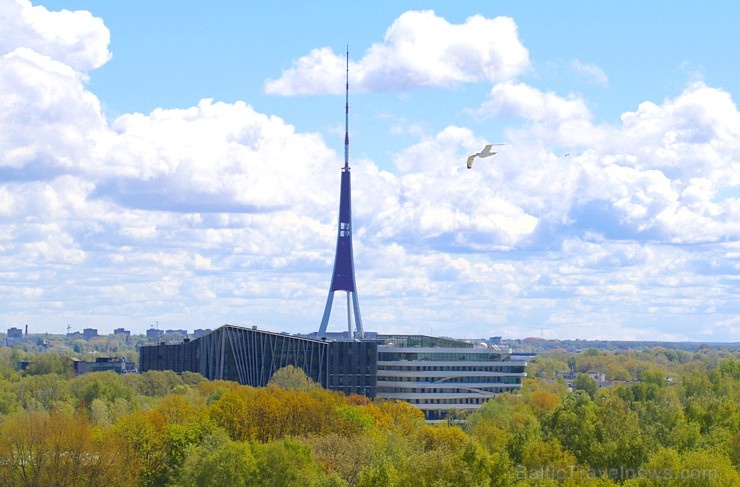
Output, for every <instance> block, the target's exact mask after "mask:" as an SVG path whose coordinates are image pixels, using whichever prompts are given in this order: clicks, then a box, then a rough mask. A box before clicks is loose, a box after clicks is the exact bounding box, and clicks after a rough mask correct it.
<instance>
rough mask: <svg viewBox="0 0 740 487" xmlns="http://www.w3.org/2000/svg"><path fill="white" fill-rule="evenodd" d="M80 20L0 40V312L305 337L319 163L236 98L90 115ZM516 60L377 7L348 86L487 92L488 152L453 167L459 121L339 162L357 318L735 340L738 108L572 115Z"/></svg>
mask: <svg viewBox="0 0 740 487" xmlns="http://www.w3.org/2000/svg"><path fill="white" fill-rule="evenodd" d="M19 5H21V6H22V5H27V4H21V3H18V4H13V6H14V8H16V7H17V6H19ZM24 8H25V7H24ZM36 13H38V12H36ZM24 15H25V14H24ZM44 15H46V14H44ZM24 18H26V17H24ZM29 18H33V17H29ZM90 18H91V17H89V16H85V15H77V14H76V13H71V12H69V13H65V14H64V16H61V17H58V16H55V15H54V13H49V16H48V17H47V18H46V19H47V20H49V19H51V20H50V23H49V24H48V25H47V24H44V23H43V22H42V21H41V20H38V18H36V20H35V21H33V22H31V21H28V20H24V21H23V22H20V21H18V22H15V23H13V26H14V27H13V29H15V31H18V32H21V31H22V32H25V34H24V35H23V36H19V37H18V38H17V39H20V40H18V41H17V42H15V41H14V42H15V44H12V45H11V43H9V41H8V39H7V38H5V37H3V41H2V42H3V44H2V45H3V46H6V52H5V53H4V54H3V55H2V57H1V58H0V83H1V84H2V86H3V88H4V89H3V90H2V92H0V151H1V154H2V157H1V158H0V172H1V173H2V174H1V175H2V176H3V177H2V180H1V182H0V219H2V222H3V225H2V226H0V292H3V294H4V295H7V296H10V297H11V299H9V300H8V301H7V302H8V310H7V313H6V314H5V315H4V316H5V319H6V320H8V321H9V324H13V323H15V324H18V323H22V322H26V320H28V319H29V318H31V319H33V320H36V321H42V320H45V321H46V322H48V323H57V322H60V321H65V320H78V321H76V323H79V320H87V322H86V323H84V324H85V325H92V326H95V325H98V324H100V326H101V328H103V327H104V326H107V324H108V323H112V322H113V324H115V325H116V326H120V325H124V326H132V327H134V328H137V327H138V329H139V330H140V329H141V326H142V324H143V323H147V322H151V321H153V319H159V320H161V321H163V322H166V321H168V320H169V321H170V322H171V323H172V324H173V326H177V325H175V323H182V325H180V326H183V327H185V326H187V327H189V328H196V327H198V328H201V327H214V326H218V325H219V324H220V323H222V322H235V323H245V322H253V323H259V324H264V325H265V326H266V327H269V328H273V329H274V328H275V327H277V328H283V327H285V328H289V330H290V331H302V332H305V331H308V330H313V329H315V328H316V325H317V323H318V319H319V318H320V316H319V314H320V311H321V309H322V306H323V299H324V297H325V293H326V290H327V288H328V284H329V276H330V270H331V264H332V258H333V251H334V243H335V238H336V209H337V198H338V190H339V177H340V167H341V157H340V155H339V154H337V153H336V151H334V150H332V149H331V148H329V147H328V146H327V144H326V142H325V141H324V140H323V139H322V137H321V136H320V135H318V134H313V133H302V132H300V131H298V130H296V128H295V127H294V126H293V125H291V124H290V123H289V122H288V121H286V120H283V119H281V118H279V117H276V116H271V115H269V114H264V113H260V112H258V111H257V110H255V109H254V108H253V107H252V106H250V105H249V104H247V103H244V102H236V103H224V102H215V101H213V100H210V99H205V100H201V101H200V102H199V103H198V104H197V105H195V106H191V107H184V108H180V109H156V110H153V111H152V112H151V113H149V114H142V113H132V114H125V115H123V116H121V117H119V118H117V119H115V120H106V119H105V117H104V116H103V115H102V114H101V110H100V102H99V101H98V99H97V97H96V96H95V95H94V94H93V93H91V92H90V91H88V90H87V89H86V87H85V84H84V83H85V76H86V75H85V74H83V73H82V71H84V70H85V69H91V67H93V66H96V65H100V63H101V62H104V61H103V60H104V59H105V58H106V56H105V55H101V54H100V53H101V52H103V51H100V46H103V45H104V46H107V38H104V37H105V36H103V35H102V32H106V33H107V30H106V29H104V28H103V29H102V30H101V29H97V30H96V28H93V27H94V26H96V25H97V21H91V22H88V20H89V19H90ZM65 19H72V20H73V21H74V22H77V24H75V25H76V27H75V26H73V27H70V28H69V32H82V33H83V34H80V36H79V39H78V41H79V42H77V43H72V44H70V42H71V41H64V42H62V41H60V40H59V39H58V38H62V39H67V38H68V37H65V36H63V35H61V34H59V35H57V34H54V35H52V34H51V33H53V32H57V31H56V30H55V29H57V28H58V29H61V31H62V32H67V27H66V26H65V27H59V26H57V27H54V26H55V25H56V23H58V22H59V21H60V20H65ZM80 22H82V23H83V24H84V25H82V24H80ZM85 22H88V23H85ZM32 25H33V26H35V27H34V28H33V29H32V28H31V27H30V26H32ZM23 29H25V30H23ZM33 32H36V33H37V34H35V35H36V37H34V36H33V35H31V34H32V33H33ZM91 32H92V33H97V34H96V35H92V34H90V33H91ZM86 33H87V34H86ZM88 34H89V35H88ZM72 37H74V36H72ZM70 38H71V37H70ZM430 45H431V46H435V48H434V49H429V46H430ZM44 46H48V48H44ZM85 46H87V47H85ZM94 46H97V48H94ZM106 48H107V47H106ZM105 52H107V51H105ZM83 54H84V55H83ZM82 58H84V59H87V61H86V62H83V61H81V60H80V59H82ZM86 63H87V64H86ZM528 66H529V61H528V53H527V51H526V49H525V48H524V47H523V46H522V45H521V43H520V42H519V40H518V38H517V34H516V25H515V24H514V23H513V21H512V20H511V19H506V18H496V19H485V18H483V17H480V16H474V17H471V18H469V19H467V20H466V21H465V22H464V23H463V24H458V25H455V24H450V23H449V22H447V21H446V20H444V19H442V18H440V17H438V16H436V15H435V14H433V13H432V12H407V13H406V14H404V15H402V16H401V17H399V18H398V19H397V20H396V22H395V23H394V24H393V25H392V26H391V27H390V28H389V29H388V32H387V33H386V36H385V39H384V40H383V42H382V43H379V44H376V45H374V46H372V47H371V48H370V49H369V50H368V51H367V53H366V55H365V56H364V57H363V58H362V59H361V61H359V62H358V63H357V65H356V66H353V68H352V71H353V73H356V74H353V76H357V79H356V80H354V81H353V83H357V84H359V85H361V86H362V89H364V90H366V91H370V90H380V89H399V88H400V89H410V88H414V87H428V86H440V87H446V86H450V85H453V84H456V83H464V82H472V81H486V82H489V83H492V88H491V91H490V94H489V97H488V98H487V99H486V100H483V101H482V102H481V109H480V113H481V114H484V115H486V116H489V117H495V119H496V123H498V122H500V121H502V120H503V121H504V123H505V130H506V132H505V140H503V141H501V142H506V143H507V145H506V146H502V147H501V149H500V151H499V154H497V155H496V156H494V157H491V158H487V159H482V160H480V161H479V162H476V166H475V167H474V169H473V170H468V169H466V168H465V158H466V157H467V155H469V154H470V153H471V152H472V151H477V150H479V149H480V147H482V145H483V144H484V143H487V142H499V141H489V140H486V139H485V138H484V137H483V136H482V135H479V134H477V133H476V132H475V131H474V130H472V129H470V128H467V127H465V126H464V122H465V120H464V119H462V118H461V119H458V120H456V123H457V125H448V126H446V127H444V128H442V129H440V130H438V131H437V133H436V134H434V135H432V136H426V137H422V138H420V139H419V140H418V141H417V142H416V143H414V144H413V145H410V146H408V147H406V148H405V149H403V150H401V151H399V152H398V153H397V154H396V155H395V157H394V158H393V162H394V163H395V168H394V170H393V171H386V170H382V169H380V168H379V166H378V165H377V164H375V162H374V161H372V160H368V159H360V160H353V161H352V177H353V186H352V191H353V217H354V221H353V223H354V229H355V232H354V245H355V260H356V268H357V279H358V287H359V292H360V295H361V301H362V308H363V318H364V319H365V322H366V323H367V324H368V327H369V328H370V327H371V328H373V329H377V330H378V331H388V332H393V331H395V332H402V331H409V332H412V333H419V332H425V333H426V332H441V333H442V334H448V335H449V334H453V332H455V334H456V335H457V336H469V337H482V336H489V335H490V334H491V329H492V328H494V327H495V328H496V329H505V330H512V333H517V334H519V335H520V336H521V335H524V334H527V330H530V329H531V330H533V331H531V332H530V334H538V333H539V329H540V328H541V327H542V326H543V325H545V326H548V327H549V330H548V333H549V334H552V335H553V336H559V337H564V336H568V334H570V336H571V337H574V336H576V335H580V337H581V338H591V337H596V336H600V335H609V337H610V338H615V337H619V336H632V337H634V338H654V337H655V334H656V333H664V335H662V336H666V337H668V336H670V337H674V338H675V337H678V338H680V339H684V338H685V337H686V336H687V335H688V334H690V333H697V332H696V330H702V331H701V333H702V334H703V335H702V336H710V334H711V333H716V334H721V335H722V336H724V337H727V336H732V334H733V333H736V331H737V320H735V319H734V318H733V316H732V315H733V313H735V311H736V310H737V299H736V296H737V278H736V276H737V275H738V272H740V250H739V249H738V245H737V243H736V242H737V240H738V238H739V237H740V223H738V222H740V193H738V188H740V166H739V165H738V164H739V163H738V161H739V160H740V115H739V114H738V110H737V107H736V106H735V104H734V102H733V100H732V96H731V94H730V93H728V92H727V91H724V90H720V89H717V88H712V87H709V86H706V85H704V84H702V83H694V84H691V85H690V86H689V87H687V88H686V90H685V91H684V92H683V93H680V94H679V95H677V96H675V97H673V98H668V99H666V100H663V101H646V102H644V103H642V104H640V105H639V106H638V107H636V108H635V109H634V111H630V112H625V113H624V114H623V116H622V120H621V123H617V124H601V125H596V124H594V123H593V120H592V118H593V117H592V115H591V113H590V111H589V109H588V107H587V104H586V102H585V100H584V99H583V98H581V97H579V96H577V95H567V94H566V95H561V94H558V93H555V92H549V91H543V90H541V89H539V88H537V87H535V86H530V85H528V84H525V83H523V82H520V81H515V78H516V76H518V75H519V74H520V73H521V72H522V71H523V70H524V69H527V68H528ZM343 69H344V64H343V57H342V56H336V55H334V54H333V53H332V52H331V51H330V50H328V49H319V50H315V51H312V53H311V54H310V55H309V57H307V58H302V59H301V60H299V62H298V64H297V65H296V67H295V68H294V70H292V71H289V72H286V73H285V76H284V77H283V78H281V80H279V81H277V82H275V84H268V87H269V89H271V90H274V91H275V92H281V93H294V92H296V90H297V88H294V87H293V86H297V85H295V83H300V85H301V86H305V87H306V90H307V92H317V91H320V90H321V89H324V88H325V87H326V86H328V85H327V81H328V79H331V80H332V81H331V82H332V83H336V81H337V80H339V83H338V86H339V87H340V91H341V87H343V83H342V78H343V74H344V71H343ZM382 73H385V75H381V74H382ZM464 109H465V107H460V111H461V112H462V111H463V110H464ZM391 123H392V122H391ZM409 123H410V124H411V123H413V121H412V122H409ZM566 150H567V151H568V153H569V154H570V155H569V156H568V157H565V156H564V154H563V153H564V152H565V151H566ZM684 243H691V244H696V243H700V244H701V245H682V244H684ZM286 300H289V303H290V305H289V306H287V305H286ZM735 314H736V313H735ZM661 316H663V320H666V319H667V320H669V321H671V322H672V325H671V326H672V329H671V330H668V331H665V332H659V331H646V330H649V327H647V328H645V329H644V330H641V329H639V328H638V324H639V323H641V322H642V323H645V324H647V325H652V324H655V323H658V324H657V325H655V326H656V327H655V328H654V330H658V329H659V328H660V326H663V325H660V324H659V321H660V319H661V318H660V317H661ZM153 317H156V318H153ZM665 317H667V318H665ZM147 320H149V321H147ZM275 323H279V325H274V326H273V324H275ZM450 323H454V325H453V326H451V325H450ZM697 323H701V324H702V326H701V327H699V326H697ZM404 327H406V329H405V330H404ZM110 328H112V326H111V327H110ZM339 329H344V326H343V325H340V326H339ZM605 329H607V330H608V331H604V330H605ZM441 330H444V331H441ZM666 330H667V329H666ZM649 333H652V335H648V334H649ZM692 339H699V337H693V338H692Z"/></svg>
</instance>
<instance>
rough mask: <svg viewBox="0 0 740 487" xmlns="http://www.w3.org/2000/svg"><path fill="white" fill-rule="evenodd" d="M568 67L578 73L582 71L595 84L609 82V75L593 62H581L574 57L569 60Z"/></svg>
mask: <svg viewBox="0 0 740 487" xmlns="http://www.w3.org/2000/svg"><path fill="white" fill-rule="evenodd" d="M570 67H571V68H572V69H573V70H574V71H576V72H578V73H583V74H585V75H587V76H588V77H589V78H591V79H592V80H593V82H594V83H596V84H599V85H604V86H606V85H608V84H609V77H608V76H607V75H606V73H605V72H604V70H603V69H601V68H600V67H598V66H596V65H595V64H587V63H583V62H581V61H580V60H579V59H574V60H573V61H571V63H570Z"/></svg>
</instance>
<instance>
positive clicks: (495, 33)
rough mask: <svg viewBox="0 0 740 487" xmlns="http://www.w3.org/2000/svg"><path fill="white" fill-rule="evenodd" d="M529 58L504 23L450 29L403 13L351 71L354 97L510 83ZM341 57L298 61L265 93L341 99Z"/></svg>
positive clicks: (427, 14)
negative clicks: (316, 95)
mask: <svg viewBox="0 0 740 487" xmlns="http://www.w3.org/2000/svg"><path fill="white" fill-rule="evenodd" d="M529 65H530V63H529V52H528V51H527V49H526V48H525V47H524V46H523V45H522V43H521V42H520V40H519V37H518V33H517V27H516V24H515V23H514V21H513V20H512V19H511V18H509V17H496V18H493V19H488V18H485V17H483V16H481V15H474V16H472V17H469V18H468V19H466V20H465V22H464V23H462V24H451V23H449V22H448V21H447V20H446V19H444V18H442V17H439V16H437V15H436V14H435V13H434V12H433V11H431V10H425V11H408V12H406V13H404V14H402V15H401V16H400V17H398V19H396V20H395V21H394V22H393V24H392V25H391V26H390V27H389V28H388V30H387V31H386V33H385V37H384V39H383V42H382V43H377V44H374V45H373V46H372V47H371V48H370V49H369V50H368V51H367V52H366V53H365V54H364V56H363V57H362V59H361V60H360V61H358V62H353V63H352V64H351V66H350V82H351V84H352V87H353V90H354V91H358V92H376V91H404V90H409V89H415V88H440V87H441V88H446V87H451V86H454V85H457V84H460V83H471V82H480V81H488V82H496V81H502V80H509V79H513V78H515V77H516V76H518V75H519V74H521V73H522V72H524V71H525V70H527V69H528V68H529ZM344 76H345V56H344V55H338V54H335V53H334V51H333V50H332V49H331V48H328V47H324V48H320V49H314V50H312V51H311V52H310V53H309V54H308V55H306V56H304V57H302V58H300V59H298V60H297V61H296V62H295V63H294V65H293V67H291V68H290V69H288V70H286V71H284V72H283V74H282V76H281V77H280V78H279V79H277V80H268V81H267V82H266V83H265V91H266V92H267V93H270V94H277V95H297V94H316V93H334V94H336V93H340V92H341V87H342V86H343V83H342V79H343V78H344Z"/></svg>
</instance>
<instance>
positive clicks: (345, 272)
mask: <svg viewBox="0 0 740 487" xmlns="http://www.w3.org/2000/svg"><path fill="white" fill-rule="evenodd" d="M351 186H352V184H351V179H350V173H349V52H347V84H346V90H345V104H344V167H343V168H342V181H341V186H340V191H339V224H338V228H337V250H336V253H335V255H334V270H333V271H332V275H331V285H330V286H329V295H328V296H327V298H326V306H325V307H324V315H323V317H322V318H321V325H320V326H319V337H325V336H326V327H327V326H328V324H329V317H330V316H331V308H332V304H333V302H334V293H335V292H337V291H346V293H347V331H348V332H349V334H350V335H351V334H352V312H353V311H354V316H355V338H359V339H362V338H363V335H364V331H363V328H362V317H361V316H360V301H359V298H358V296H357V285H356V284H355V263H354V257H353V254H352V188H351ZM350 298H351V299H352V306H351V307H350Z"/></svg>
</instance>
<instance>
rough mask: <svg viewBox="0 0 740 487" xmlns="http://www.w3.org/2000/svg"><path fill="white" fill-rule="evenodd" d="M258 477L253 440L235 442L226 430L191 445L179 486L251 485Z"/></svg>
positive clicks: (181, 470) (181, 472)
mask: <svg viewBox="0 0 740 487" xmlns="http://www.w3.org/2000/svg"><path fill="white" fill-rule="evenodd" d="M256 476H257V461H256V460H255V459H254V455H252V449H251V447H250V446H249V443H247V442H242V441H233V440H231V439H230V438H229V437H228V435H227V434H226V433H225V432H223V431H222V430H216V431H214V432H213V433H211V434H210V435H208V436H206V437H205V438H204V439H203V442H202V443H201V445H199V446H197V447H194V448H191V449H190V450H189V454H188V456H187V458H186V459H185V461H184V462H183V466H182V468H181V469H180V471H179V473H178V482H177V485H179V486H182V487H200V486H205V485H214V486H215V485H223V486H234V487H238V486H245V487H246V486H250V485H254V481H255V480H256Z"/></svg>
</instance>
